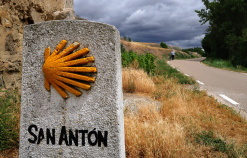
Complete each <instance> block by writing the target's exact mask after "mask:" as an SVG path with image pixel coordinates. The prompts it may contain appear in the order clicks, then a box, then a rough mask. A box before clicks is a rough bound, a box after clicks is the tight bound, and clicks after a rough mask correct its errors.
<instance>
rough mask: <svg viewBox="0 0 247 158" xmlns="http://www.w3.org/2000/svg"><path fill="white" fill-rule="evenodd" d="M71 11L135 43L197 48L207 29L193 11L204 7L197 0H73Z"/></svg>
mask: <svg viewBox="0 0 247 158" xmlns="http://www.w3.org/2000/svg"><path fill="white" fill-rule="evenodd" d="M74 8H75V13H76V14H77V15H79V16H80V17H82V18H85V19H87V20H91V21H97V22H103V23H108V24H111V25H115V26H116V27H117V28H118V30H119V31H120V33H121V36H127V37H131V39H132V40H134V41H142V42H155V43H159V42H166V43H168V44H170V45H175V46H180V47H182V48H188V47H196V46H201V42H200V41H201V39H202V38H203V33H205V32H206V31H205V30H206V28H207V25H203V26H201V25H200V23H199V17H198V16H197V14H196V13H195V12H194V10H200V9H202V8H204V5H203V3H202V2H201V1H200V0H188V1H181V0H145V1H144V0H135V1H133V0H94V1H86V0H74Z"/></svg>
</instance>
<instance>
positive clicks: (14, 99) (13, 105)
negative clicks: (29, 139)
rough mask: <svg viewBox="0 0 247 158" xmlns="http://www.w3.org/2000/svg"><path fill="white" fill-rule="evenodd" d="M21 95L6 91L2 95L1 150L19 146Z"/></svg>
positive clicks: (0, 105) (0, 108)
mask: <svg viewBox="0 0 247 158" xmlns="http://www.w3.org/2000/svg"><path fill="white" fill-rule="evenodd" d="M19 116H20V96H19V95H18V94H17V92H16V91H11V92H10V91H6V92H5V95H4V96H1V97H0V152H1V151H3V150H5V149H8V148H13V147H16V148H17V147H18V146H19V120H20V119H19Z"/></svg>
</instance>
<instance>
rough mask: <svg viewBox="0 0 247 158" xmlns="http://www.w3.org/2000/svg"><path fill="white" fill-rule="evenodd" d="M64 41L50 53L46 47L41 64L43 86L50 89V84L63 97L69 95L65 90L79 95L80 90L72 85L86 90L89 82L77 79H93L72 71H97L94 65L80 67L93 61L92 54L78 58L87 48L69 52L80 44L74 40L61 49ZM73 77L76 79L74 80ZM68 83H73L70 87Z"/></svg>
mask: <svg viewBox="0 0 247 158" xmlns="http://www.w3.org/2000/svg"><path fill="white" fill-rule="evenodd" d="M66 43H67V41H66V40H62V41H61V42H60V44H59V45H58V46H57V48H56V49H55V50H54V51H53V53H52V54H51V55H50V53H51V49H50V47H48V48H46V49H45V63H44V65H43V73H44V76H45V88H46V89H47V90H49V91H50V84H51V85H52V86H53V87H54V88H55V89H56V90H57V92H58V93H59V94H60V95H61V96H62V97H63V98H65V99H66V98H69V95H68V94H67V93H66V91H65V90H67V91H69V92H71V93H73V94H74V95H76V96H80V95H81V92H80V91H79V90H77V89H75V88H73V87H79V88H83V89H86V90H88V89H90V87H91V86H90V85H89V84H85V83H81V82H79V81H78V80H82V81H86V82H94V81H95V78H94V77H90V76H85V75H80V74H78V73H73V72H82V73H91V72H97V69H96V67H82V65H85V64H87V63H91V62H93V61H94V57H93V56H91V57H86V58H80V57H81V56H83V55H85V54H87V53H88V52H89V49H88V48H83V49H81V50H79V51H77V52H75V53H71V52H72V51H73V50H75V49H76V48H78V47H79V45H80V44H79V43H77V42H74V43H73V44H71V45H70V46H69V47H67V48H66V49H64V50H63V48H64V47H65V45H66ZM62 50H63V51H62ZM61 51H62V52H61ZM70 53H71V54H70ZM78 58H79V59H78ZM74 66H76V67H74ZM73 79H76V81H75V80H73ZM70 85H73V87H71V86H70Z"/></svg>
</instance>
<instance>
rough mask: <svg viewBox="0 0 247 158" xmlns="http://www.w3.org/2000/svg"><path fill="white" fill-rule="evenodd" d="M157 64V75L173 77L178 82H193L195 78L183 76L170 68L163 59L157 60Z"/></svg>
mask: <svg viewBox="0 0 247 158" xmlns="http://www.w3.org/2000/svg"><path fill="white" fill-rule="evenodd" d="M156 65H157V69H158V72H157V75H162V76H164V77H166V78H175V79H176V80H177V81H178V82H179V83H180V84H195V83H196V82H195V80H193V79H192V78H191V77H188V76H185V75H184V74H182V73H180V72H179V71H178V70H176V69H174V68H172V67H171V66H170V65H168V64H167V63H166V60H165V59H162V60H158V61H157V62H156Z"/></svg>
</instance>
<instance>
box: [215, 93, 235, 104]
mask: <svg viewBox="0 0 247 158" xmlns="http://www.w3.org/2000/svg"><path fill="white" fill-rule="evenodd" d="M219 96H221V97H222V98H223V99H225V100H227V101H228V102H230V103H232V104H233V105H239V103H237V102H235V101H234V100H232V99H231V98H229V97H227V96H225V95H224V94H219Z"/></svg>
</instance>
